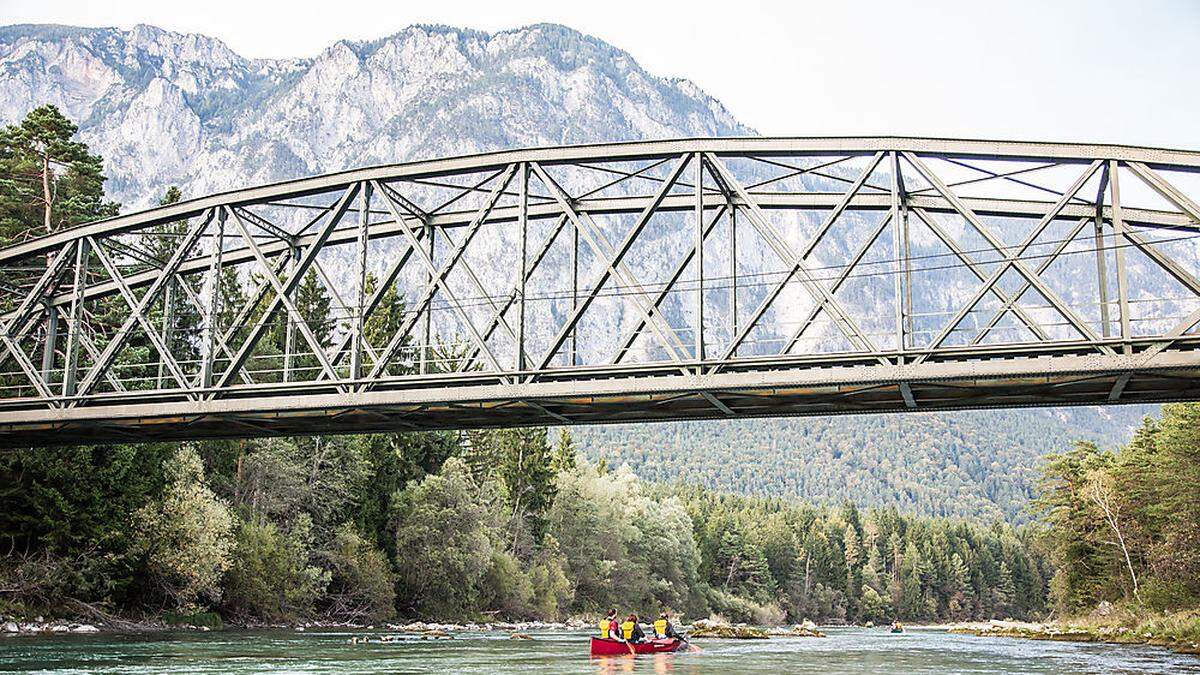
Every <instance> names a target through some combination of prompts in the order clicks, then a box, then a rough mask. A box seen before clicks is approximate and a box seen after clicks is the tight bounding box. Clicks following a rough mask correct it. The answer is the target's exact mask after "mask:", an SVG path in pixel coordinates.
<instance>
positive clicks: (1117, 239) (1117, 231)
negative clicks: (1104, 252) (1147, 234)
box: [1108, 159, 1131, 354]
mask: <svg viewBox="0 0 1200 675" xmlns="http://www.w3.org/2000/svg"><path fill="white" fill-rule="evenodd" d="M1118 167H1119V165H1118V164H1117V161H1116V160H1115V159H1110V160H1109V161H1108V188H1109V190H1111V193H1110V194H1111V196H1112V223H1113V240H1114V243H1113V248H1114V249H1115V250H1114V253H1116V257H1117V302H1118V303H1119V305H1120V307H1119V309H1120V310H1121V341H1122V342H1124V346H1123V347H1122V349H1123V350H1124V352H1125V353H1126V354H1128V353H1129V352H1130V350H1131V346H1130V344H1129V339H1130V334H1129V278H1128V277H1127V276H1126V273H1125V246H1124V238H1125V237H1124V235H1125V219H1124V218H1123V217H1122V215H1121V184H1120V181H1118V180H1117V168H1118Z"/></svg>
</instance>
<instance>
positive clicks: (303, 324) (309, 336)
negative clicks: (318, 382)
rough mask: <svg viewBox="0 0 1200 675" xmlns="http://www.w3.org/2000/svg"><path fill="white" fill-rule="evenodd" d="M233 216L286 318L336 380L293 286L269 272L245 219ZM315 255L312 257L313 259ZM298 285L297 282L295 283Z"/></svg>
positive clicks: (325, 370)
mask: <svg viewBox="0 0 1200 675" xmlns="http://www.w3.org/2000/svg"><path fill="white" fill-rule="evenodd" d="M230 215H231V216H233V224H234V225H235V226H237V228H238V233H239V234H240V235H241V236H242V241H244V242H246V246H248V247H250V250H251V251H252V252H253V253H254V258H255V259H256V260H257V261H258V266H259V268H260V269H261V270H262V272H263V274H265V275H266V278H267V282H268V283H270V284H271V287H272V288H273V289H275V297H276V298H277V299H278V300H279V301H280V302H281V303H282V304H283V307H284V311H285V312H286V313H287V316H288V320H289V321H291V322H293V325H294V326H296V328H297V329H299V330H300V334H301V335H302V336H303V337H304V341H305V342H307V343H308V346H309V348H311V349H312V351H313V356H315V357H317V361H318V362H319V363H320V365H321V369H322V370H323V371H324V372H325V374H326V375H327V376H328V377H329V379H331V380H337V379H338V376H337V371H335V370H334V369H333V364H331V363H330V362H329V355H328V354H326V353H325V345H323V344H321V341H320V340H318V339H317V336H316V334H315V333H313V331H312V327H310V326H309V325H308V321H305V320H304V316H303V315H302V314H300V310H299V308H297V307H296V304H295V303H294V302H292V299H291V293H292V290H294V289H293V288H288V287H285V286H284V284H282V283H280V282H279V277H277V276H275V275H274V274H272V273H271V262H270V261H269V260H267V257H266V256H265V255H263V252H262V249H260V248H259V246H258V243H257V242H255V241H254V237H253V236H251V234H250V228H249V227H247V225H246V221H244V220H242V217H241V216H239V215H238V214H237V212H236V211H232V210H231V211H230ZM315 261H316V257H315V256H314V257H313V261H312V262H315ZM296 285H299V284H296Z"/></svg>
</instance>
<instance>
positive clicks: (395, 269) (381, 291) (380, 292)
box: [318, 227, 426, 379]
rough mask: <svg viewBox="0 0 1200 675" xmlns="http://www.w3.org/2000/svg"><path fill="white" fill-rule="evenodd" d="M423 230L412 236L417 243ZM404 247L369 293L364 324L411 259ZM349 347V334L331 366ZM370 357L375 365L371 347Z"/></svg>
mask: <svg viewBox="0 0 1200 675" xmlns="http://www.w3.org/2000/svg"><path fill="white" fill-rule="evenodd" d="M425 229H426V228H423V227H422V228H419V229H418V230H417V232H416V234H415V235H414V236H415V237H416V238H417V241H421V240H422V239H424V238H425ZM404 246H405V248H404V252H403V253H401V254H400V255H399V257H397V258H396V259H395V260H394V261H393V262H392V265H391V267H390V268H388V270H387V272H386V273H385V274H384V275H383V278H382V279H380V281H379V285H378V286H377V287H376V288H375V290H374V291H373V292H372V293H371V297H370V298H368V299H367V304H366V305H365V306H364V307H363V321H364V323H365V322H366V321H368V320H369V319H370V318H371V315H372V314H373V313H374V312H375V310H376V309H377V308H378V307H379V303H380V301H382V300H383V296H384V295H385V294H386V293H387V291H388V289H389V288H391V286H392V284H394V283H396V277H397V276H399V275H400V271H401V270H403V269H404V266H405V264H407V263H408V259H409V258H411V257H412V254H413V248H412V247H411V246H409V245H408V244H407V243H405V244H404ZM363 344H367V342H366V340H363ZM349 346H350V334H349V333H347V334H346V335H343V336H342V338H341V342H339V343H338V345H337V347H335V348H334V350H333V365H335V366H336V365H338V364H339V363H341V360H342V358H344V357H345V356H347V355H348V354H349V350H348V349H347V348H348V347H349ZM370 356H371V361H372V362H373V363H377V362H378V361H379V355H378V353H377V352H376V351H375V348H374V347H371V351H370ZM318 379H320V378H318Z"/></svg>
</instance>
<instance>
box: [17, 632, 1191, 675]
mask: <svg viewBox="0 0 1200 675" xmlns="http://www.w3.org/2000/svg"><path fill="white" fill-rule="evenodd" d="M828 633H829V637H828V638H772V639H770V640H756V641H736V640H697V641H696V642H697V644H698V645H699V646H700V647H701V648H702V650H703V651H702V652H701V653H681V654H660V655H657V656H638V657H613V658H608V659H589V658H588V655H587V650H588V642H587V637H586V635H585V634H583V633H578V632H575V633H570V632H534V633H532V636H533V639H532V640H528V641H517V640H509V639H508V638H507V636H506V635H503V634H481V633H465V634H459V635H457V636H456V637H455V639H453V640H439V641H422V640H413V641H405V642H399V643H392V644H367V645H362V644H357V645H355V644H350V643H349V638H350V636H351V635H352V634H351V633H346V632H336V631H316V630H312V631H309V632H290V631H235V630H227V631H219V632H213V633H191V632H189V633H155V634H139V635H65V636H40V637H10V638H0V670H2V671H19V672H39V673H168V672H186V673H222V674H226V673H229V674H233V673H264V672H271V673H333V672H354V673H498V672H510V673H523V674H529V673H683V674H688V673H779V672H788V673H916V672H921V673H1021V674H1027V673H1122V672H1124V673H1200V658H1197V657H1193V656H1184V655H1179V654H1174V653H1172V652H1170V651H1169V650H1166V649H1163V648H1159V647H1144V646H1116V645H1102V644H1076V643H1066V642H1035V641H1029V640H1014V639H1006V638H979V637H974V636H969V635H951V634H948V633H945V632H942V631H935V630H911V631H909V632H908V633H906V634H903V635H891V634H889V633H888V632H886V631H885V630H880V629H874V630H872V629H864V628H844V629H837V628H835V629H831V630H829V631H828ZM354 634H355V635H362V634H363V633H361V632H359V633H354ZM378 635H380V634H376V635H375V637H378Z"/></svg>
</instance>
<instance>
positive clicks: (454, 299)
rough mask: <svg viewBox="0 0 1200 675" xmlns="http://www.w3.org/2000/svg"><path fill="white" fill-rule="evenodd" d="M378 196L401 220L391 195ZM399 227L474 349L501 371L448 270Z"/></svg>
mask: <svg viewBox="0 0 1200 675" xmlns="http://www.w3.org/2000/svg"><path fill="white" fill-rule="evenodd" d="M380 196H381V197H383V204H384V206H385V207H386V208H387V209H388V211H390V212H391V213H392V217H393V218H395V219H396V220H399V221H403V220H404V217H403V216H401V215H400V212H399V211H397V210H396V205H395V204H394V203H392V199H391V197H390V196H389V195H388V194H387V193H386V192H384V191H383V190H380ZM400 229H401V230H402V231H403V232H404V234H405V235H406V236H407V237H408V245H409V248H410V249H412V250H414V251H416V252H417V260H418V261H420V263H421V264H422V265H424V266H425V269H426V270H428V271H429V273H430V274H432V275H433V278H434V280H435V281H434V283H436V284H437V285H438V286H439V287H440V288H441V289H442V294H443V295H445V296H446V300H447V301H448V302H449V303H450V307H451V308H452V309H453V310H454V313H455V314H456V315H458V320H459V321H461V322H462V324H463V328H466V329H467V332H468V333H469V334H470V336H471V340H472V341H473V342H474V343H475V347H476V349H479V350H481V351H482V352H483V354H484V355H485V356H486V357H487V359H488V361H489V362H490V363H491V365H492V369H493V370H495V371H496V372H502V371H503V368H501V367H500V362H499V361H498V360H497V359H496V355H495V354H493V353H492V350H491V349H489V348H488V346H487V343H486V342H484V341H483V339H482V338H481V337H480V335H479V331H478V330H476V329H475V323H474V322H473V321H471V317H470V316H468V315H467V312H466V310H464V309H463V306H462V303H461V302H459V300H458V296H456V295H455V294H454V291H452V290H450V284H449V283H447V282H446V277H447V276H448V274H449V272H448V271H447V274H439V270H438V268H437V265H435V264H434V262H433V260H432V259H430V257H429V254H427V253H426V252H425V249H423V248H421V245H420V242H418V241H417V238H416V237H415V236H413V233H412V229H411V228H408V227H402V228H400ZM464 248H465V247H464Z"/></svg>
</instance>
